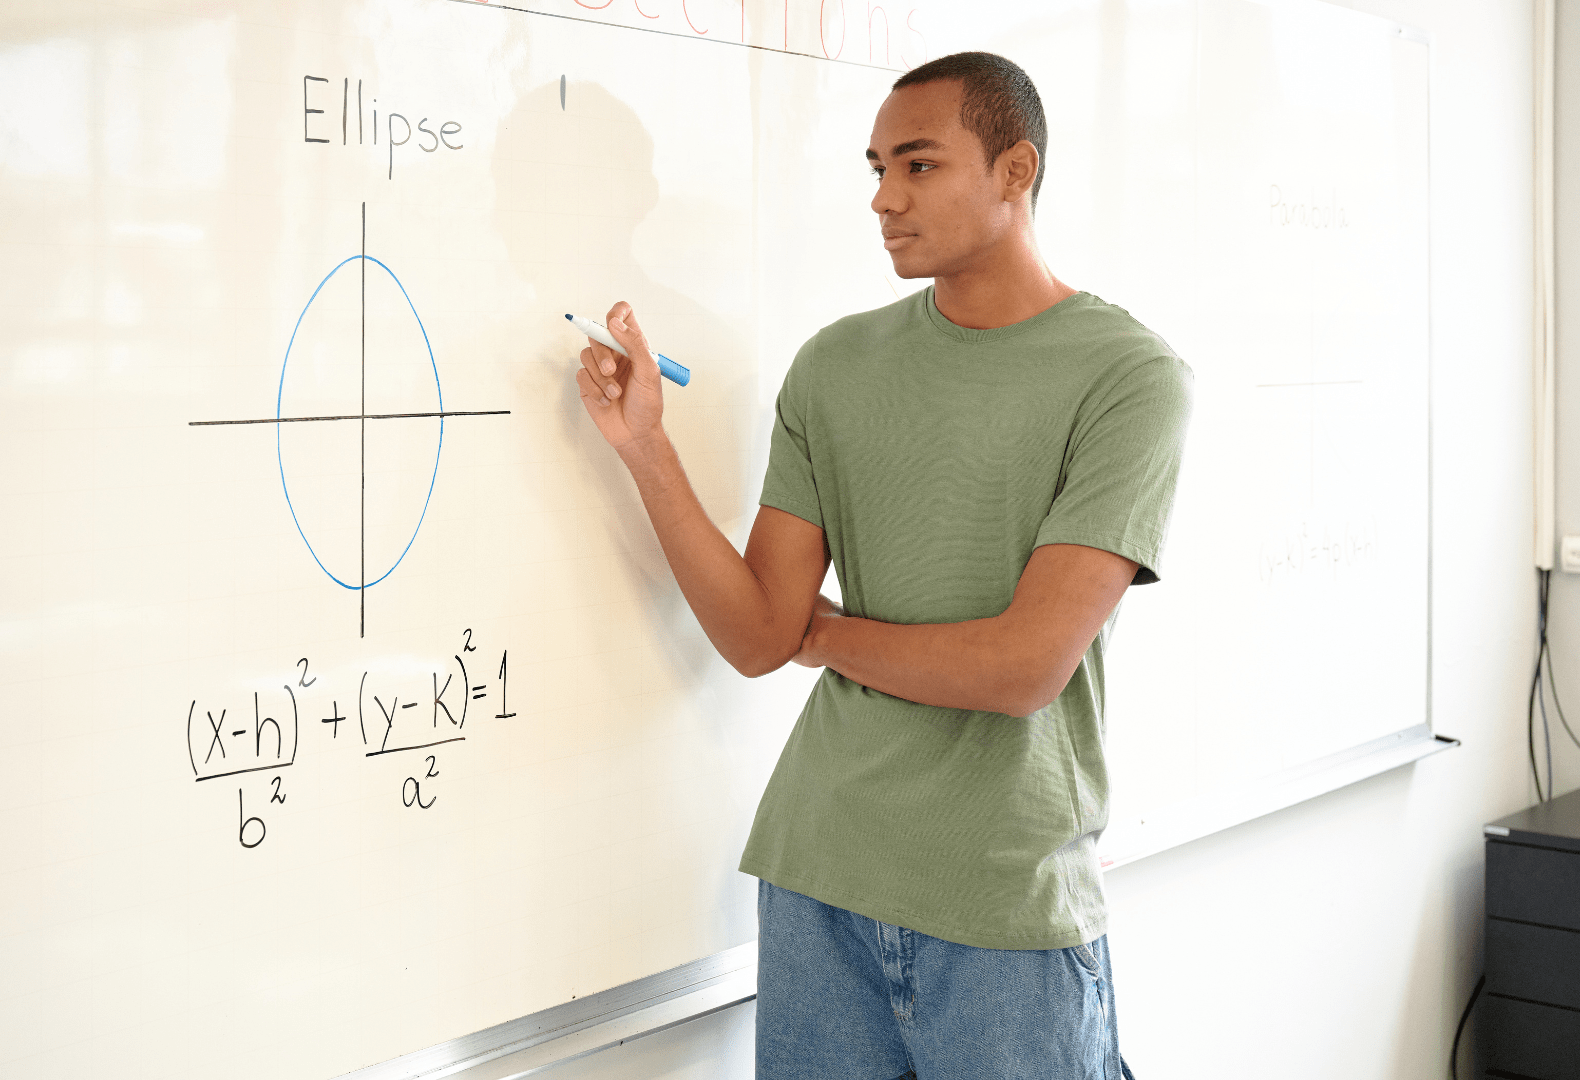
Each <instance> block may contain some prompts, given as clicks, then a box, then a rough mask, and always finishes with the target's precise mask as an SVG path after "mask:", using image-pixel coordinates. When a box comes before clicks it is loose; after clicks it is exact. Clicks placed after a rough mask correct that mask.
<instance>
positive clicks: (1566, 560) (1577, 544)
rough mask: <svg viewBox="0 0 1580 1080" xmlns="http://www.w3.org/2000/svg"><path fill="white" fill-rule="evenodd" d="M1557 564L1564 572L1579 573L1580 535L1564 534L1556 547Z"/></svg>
mask: <svg viewBox="0 0 1580 1080" xmlns="http://www.w3.org/2000/svg"><path fill="white" fill-rule="evenodd" d="M1558 560H1559V565H1560V566H1561V567H1562V568H1563V572H1564V573H1566V574H1580V536H1566V537H1564V539H1563V544H1562V545H1561V546H1560V547H1559V549H1558Z"/></svg>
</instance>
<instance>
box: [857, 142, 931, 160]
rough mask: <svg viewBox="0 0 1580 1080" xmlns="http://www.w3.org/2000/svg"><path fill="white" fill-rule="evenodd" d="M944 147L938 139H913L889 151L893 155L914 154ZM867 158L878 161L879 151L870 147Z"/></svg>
mask: <svg viewBox="0 0 1580 1080" xmlns="http://www.w3.org/2000/svg"><path fill="white" fill-rule="evenodd" d="M943 148H944V144H943V143H941V142H939V141H938V140H936V139H912V140H911V141H910V142H902V143H900V144H899V145H898V146H896V147H895V148H894V149H893V150H891V151H889V153H890V155H891V156H893V157H900V156H902V155H904V154H914V153H915V152H916V151H918V150H942V149H943ZM867 160H869V161H877V160H878V152H877V151H876V150H873V149H871V148H870V147H869V148H868V150H867Z"/></svg>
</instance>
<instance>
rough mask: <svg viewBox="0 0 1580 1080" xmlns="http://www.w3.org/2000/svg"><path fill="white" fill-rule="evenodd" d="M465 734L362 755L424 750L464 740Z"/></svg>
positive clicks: (375, 755)
mask: <svg viewBox="0 0 1580 1080" xmlns="http://www.w3.org/2000/svg"><path fill="white" fill-rule="evenodd" d="M465 741H466V736H465V735H458V736H456V737H455V738H453V739H440V740H439V741H438V742H425V743H422V744H421V745H419V746H392V747H390V748H389V749H388V750H374V751H372V752H370V753H367V754H363V755H362V756H363V757H378V756H379V755H380V754H399V753H401V752H403V751H406V750H426V749H428V747H430V746H443V745H444V744H445V743H453V742H465Z"/></svg>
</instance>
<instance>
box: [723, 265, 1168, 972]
mask: <svg viewBox="0 0 1580 1080" xmlns="http://www.w3.org/2000/svg"><path fill="white" fill-rule="evenodd" d="M1191 380H1192V377H1191V372H1190V369H1189V368H1188V367H1187V366H1186V365H1185V364H1184V362H1183V361H1181V360H1180V359H1179V358H1178V357H1176V356H1175V355H1174V353H1173V351H1172V350H1171V349H1170V348H1169V346H1168V344H1167V343H1166V342H1164V341H1163V339H1162V338H1160V337H1158V336H1157V335H1156V334H1154V333H1152V332H1151V331H1150V330H1148V329H1147V328H1146V327H1144V326H1142V325H1141V324H1140V323H1139V322H1137V321H1136V320H1135V319H1134V318H1132V317H1131V316H1130V314H1129V313H1128V312H1126V311H1125V310H1124V309H1123V308H1118V307H1115V306H1113V305H1112V304H1108V303H1105V302H1103V301H1102V300H1100V299H1098V298H1097V297H1096V296H1093V295H1092V294H1090V293H1085V292H1081V293H1076V294H1075V295H1074V296H1071V297H1069V298H1067V299H1065V300H1064V301H1062V302H1061V303H1059V304H1056V305H1054V306H1053V307H1051V308H1049V309H1048V310H1046V311H1043V312H1041V313H1040V314H1038V315H1034V316H1033V317H1032V318H1030V319H1027V320H1025V321H1024V322H1018V323H1015V324H1014V325H1012V326H1003V327H996V328H994V329H990V330H970V329H966V328H965V327H961V326H956V325H955V324H954V323H952V322H950V321H948V320H947V319H945V318H944V316H943V315H942V314H940V313H939V311H938V308H937V306H936V305H935V304H934V302H933V290H932V289H931V288H928V289H924V290H922V291H921V292H918V293H915V294H913V295H911V296H909V297H907V298H906V299H904V300H901V301H900V302H899V303H896V304H891V305H890V306H888V307H885V308H880V309H878V310H877V311H869V312H865V313H863V314H860V315H852V316H850V317H849V318H845V319H841V320H840V321H839V322H836V323H834V324H833V325H831V326H828V327H825V328H824V329H823V330H821V331H819V332H818V333H817V334H816V335H815V336H814V337H813V338H812V339H811V340H810V341H808V342H807V343H806V344H805V345H803V346H802V347H801V351H800V352H798V353H797V354H796V357H795V361H794V362H793V363H792V364H791V366H790V371H789V373H788V374H787V375H786V376H785V381H784V385H783V387H782V388H781V390H780V392H779V398H778V406H777V412H778V416H777V419H776V421H775V424H774V431H773V442H772V448H771V450H770V454H769V461H768V472H767V476H766V477H765V479H764V482H763V494H762V498H761V499H760V500H759V501H760V502H761V503H762V505H764V506H773V507H777V508H778V509H780V510H783V511H785V512H787V513H791V514H794V515H796V516H797V517H800V518H804V519H806V520H807V521H810V522H812V523H813V524H814V525H818V526H820V527H821V528H822V529H823V530H824V533H825V535H826V537H827V540H828V548H829V551H830V553H831V554H832V556H833V564H834V567H835V569H836V571H837V573H838V574H839V584H840V590H841V592H842V594H843V601H844V607H845V610H846V612H847V613H848V614H850V615H854V616H857V617H860V618H867V619H877V620H879V621H881V622H889V623H953V622H962V621H964V620H967V619H980V618H986V617H990V616H993V615H998V614H1000V613H1001V612H1003V611H1004V609H1005V608H1006V607H1008V606H1009V602H1010V599H1011V597H1012V596H1013V594H1014V591H1015V585H1016V583H1017V582H1018V581H1019V580H1020V576H1021V572H1022V571H1023V570H1024V569H1025V567H1026V561H1027V559H1029V558H1030V557H1031V553H1032V550H1033V549H1034V548H1036V547H1038V546H1040V545H1042V544H1082V545H1085V546H1088V547H1095V548H1102V549H1104V550H1107V551H1112V552H1116V553H1117V554H1120V555H1123V556H1124V557H1125V558H1127V559H1132V560H1134V561H1135V562H1137V563H1139V564H1140V565H1141V570H1140V571H1138V573H1137V574H1136V577H1135V582H1136V583H1138V584H1140V583H1146V582H1150V581H1156V580H1157V571H1158V556H1159V552H1160V550H1161V548H1162V544H1163V535H1164V531H1165V528H1166V526H1167V523H1168V517H1169V508H1170V505H1171V503H1172V501H1173V495H1174V481H1175V477H1176V475H1177V474H1178V471H1179V461H1180V452H1181V448H1182V446H1183V443H1184V436H1185V427H1186V422H1187V420H1188V418H1189V414H1190V402H1191ZM1112 625H1113V619H1112V618H1110V620H1109V622H1108V624H1107V625H1106V626H1105V627H1104V629H1103V632H1102V633H1100V634H1099V635H1098V637H1097V640H1095V641H1094V642H1093V643H1092V646H1091V648H1090V649H1088V650H1087V652H1086V655H1085V657H1084V658H1083V659H1082V661H1081V664H1080V666H1079V667H1078V668H1077V669H1076V671H1075V674H1074V675H1072V676H1071V678H1070V681H1069V684H1068V685H1067V686H1066V687H1065V689H1064V692H1063V693H1062V694H1060V695H1059V697H1058V699H1057V700H1055V701H1053V702H1052V703H1051V704H1049V705H1048V706H1046V707H1045V708H1042V709H1039V710H1038V711H1037V712H1035V713H1033V714H1032V715H1030V716H1026V717H1012V716H1008V715H1006V714H1004V713H996V712H974V711H971V710H968V709H947V708H941V707H939V706H935V705H922V704H918V703H916V702H914V701H907V700H905V699H903V698H898V697H892V696H890V695H888V694H884V693H881V692H879V691H877V690H873V689H870V688H868V687H865V686H862V685H860V684H859V683H855V682H852V681H851V680H849V679H847V678H845V677H844V676H843V675H840V674H839V673H838V672H836V671H834V670H833V669H831V668H825V669H824V671H823V673H822V676H821V677H820V678H819V679H818V681H817V683H816V684H815V685H814V687H813V689H812V693H811V695H810V696H809V697H808V699H807V702H806V705H805V707H804V708H803V709H802V711H801V716H800V719H799V720H798V721H797V722H796V725H795V728H794V730H793V731H792V732H791V733H790V738H789V740H788V741H787V742H786V744H785V748H784V752H783V753H782V754H781V755H780V758H779V763H778V765H777V766H776V767H775V769H774V772H773V776H772V778H771V779H770V780H769V782H768V788H767V790H766V791H765V792H764V793H763V799H762V803H761V805H760V806H759V807H758V810H757V817H756V819H755V821H754V822H753V825H752V831H751V836H750V838H749V839H748V840H747V843H746V851H745V854H744V855H743V856H742V857H741V870H742V871H743V872H745V873H748V874H753V875H755V876H757V877H761V878H764V879H766V880H768V881H770V882H772V883H773V884H775V885H778V886H780V887H782V888H786V889H790V890H793V891H795V892H799V893H803V894H805V895H807V896H811V897H814V898H816V899H818V900H821V901H823V902H824V903H826V904H832V905H834V906H836V907H842V908H846V909H848V910H850V911H854V912H857V913H859V914H862V915H866V916H868V917H870V918H874V919H878V920H881V921H883V922H888V923H893V924H896V925H899V926H905V927H909V928H910V929H912V930H917V931H920V932H921V933H924V934H930V935H932V936H933V937H938V938H943V939H945V940H947V941H954V942H959V943H961V944H964V945H975V946H979V947H983V948H995V949H1060V948H1066V947H1068V946H1071V945H1077V944H1082V943H1085V942H1089V941H1092V940H1093V939H1095V938H1097V937H1099V936H1101V935H1102V934H1103V933H1105V932H1106V924H1107V912H1106V908H1105V905H1104V897H1103V887H1102V878H1101V875H1100V873H1099V870H1098V865H1097V856H1096V852H1095V845H1096V841H1097V837H1098V836H1099V835H1100V834H1101V833H1102V830H1103V828H1104V827H1105V825H1106V824H1107V821H1108V772H1107V768H1106V766H1105V765H1104V761H1103V652H1104V649H1105V647H1106V643H1107V638H1108V636H1109V632H1110V630H1111V628H1112Z"/></svg>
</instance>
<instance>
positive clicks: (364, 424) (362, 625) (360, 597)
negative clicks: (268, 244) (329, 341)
mask: <svg viewBox="0 0 1580 1080" xmlns="http://www.w3.org/2000/svg"><path fill="white" fill-rule="evenodd" d="M360 265H361V267H362V409H361V414H362V415H361V419H360V420H358V421H357V423H358V424H359V425H360V426H361V428H362V518H361V524H360V525H359V526H358V533H359V539H360V541H361V548H362V585H361V586H360V587H359V588H358V589H357V602H358V605H359V607H360V611H359V612H358V617H357V618H358V625H357V636H358V637H367V636H368V204H367V203H366V202H365V201H364V202H363V204H362V258H361V260H360Z"/></svg>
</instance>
